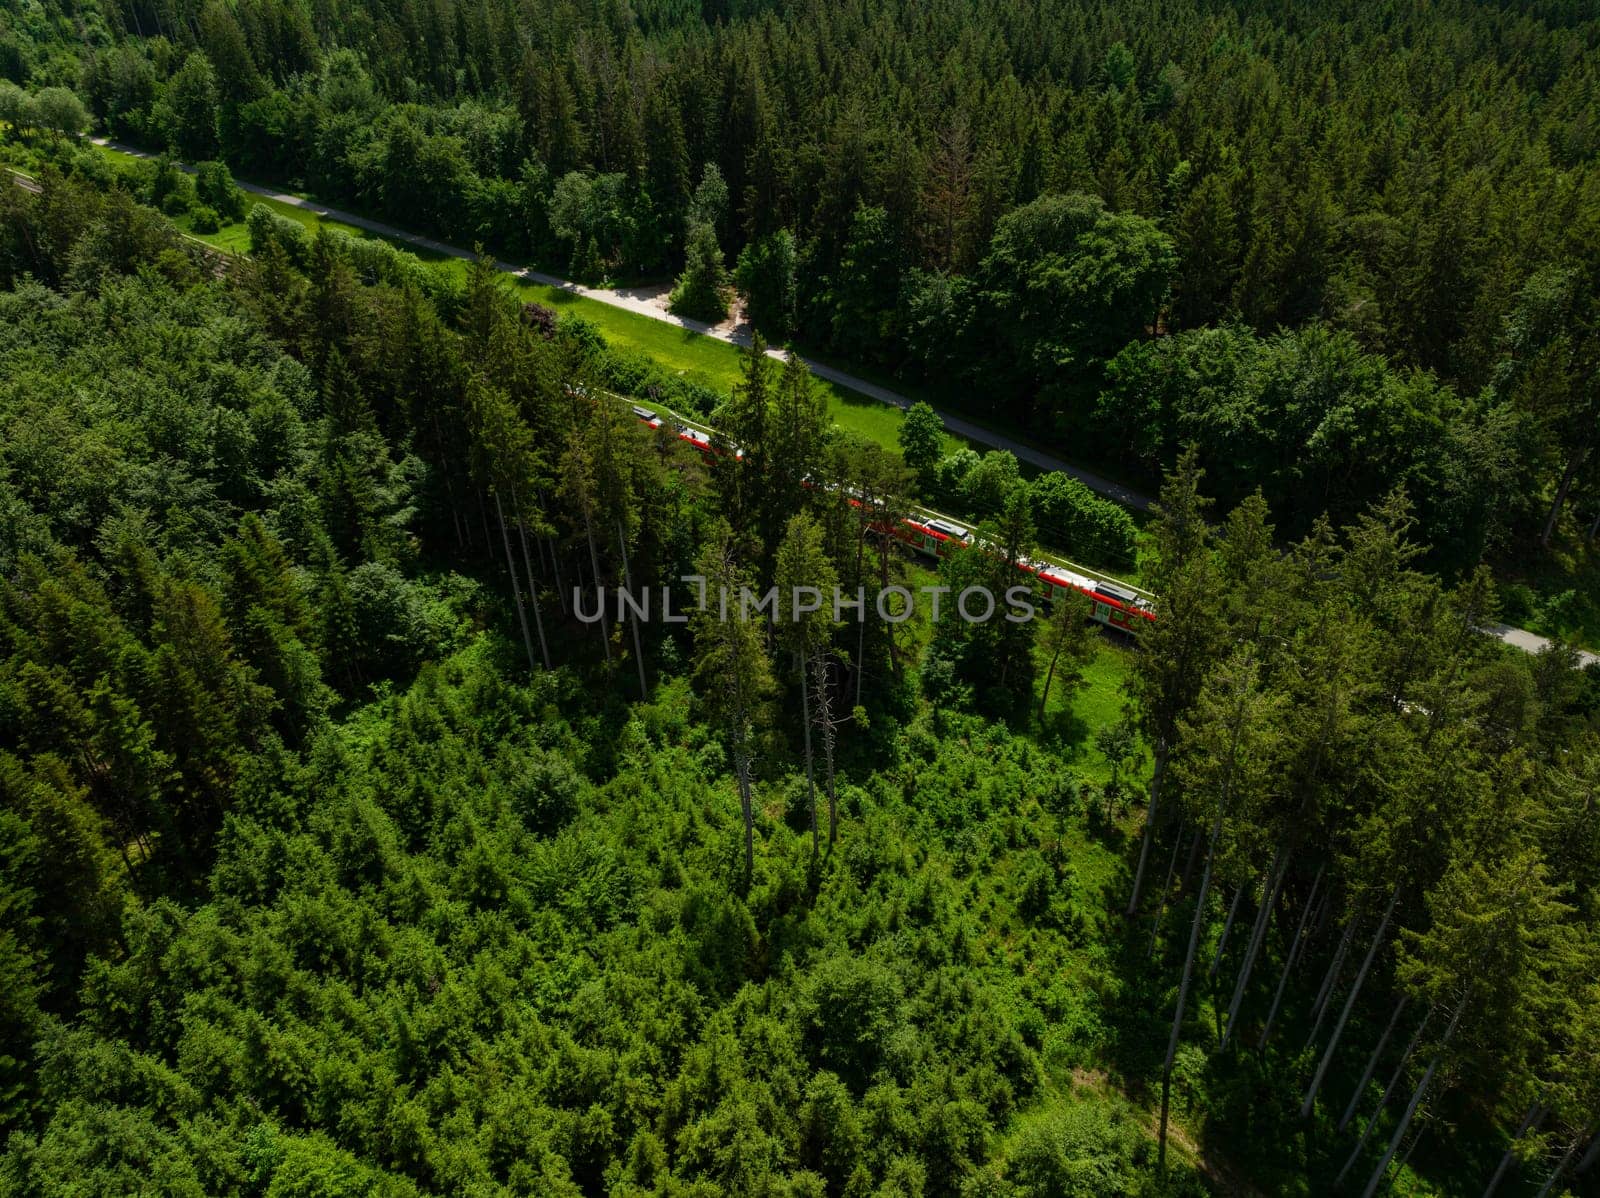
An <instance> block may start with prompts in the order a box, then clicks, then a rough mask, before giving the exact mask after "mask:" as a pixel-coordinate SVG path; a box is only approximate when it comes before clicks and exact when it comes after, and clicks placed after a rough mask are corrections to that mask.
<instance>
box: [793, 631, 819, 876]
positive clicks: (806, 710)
mask: <svg viewBox="0 0 1600 1198" xmlns="http://www.w3.org/2000/svg"><path fill="white" fill-rule="evenodd" d="M794 661H795V665H797V666H798V667H799V668H800V723H801V724H802V725H803V726H804V728H805V741H806V797H807V798H809V799H810V800H811V859H812V860H813V861H815V860H816V859H817V779H816V770H815V769H814V768H813V767H812V761H811V694H810V688H809V687H808V686H807V684H806V659H805V654H803V653H798V652H797V653H796V654H795V655H794Z"/></svg>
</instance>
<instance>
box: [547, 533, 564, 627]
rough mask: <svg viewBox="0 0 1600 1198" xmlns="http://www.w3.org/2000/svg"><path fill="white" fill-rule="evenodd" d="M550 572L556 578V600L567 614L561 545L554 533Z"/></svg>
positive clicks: (552, 536) (551, 543) (562, 611)
mask: <svg viewBox="0 0 1600 1198" xmlns="http://www.w3.org/2000/svg"><path fill="white" fill-rule="evenodd" d="M550 572H551V574H553V575H554V576H555V580H556V602H557V603H558V604H560V605H561V614H562V615H563V616H565V615H566V614H567V590H566V587H565V585H563V583H562V581H561V546H560V545H559V544H557V543H556V538H555V536H554V535H553V534H552V535H551V537H550Z"/></svg>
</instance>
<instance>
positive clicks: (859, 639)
mask: <svg viewBox="0 0 1600 1198" xmlns="http://www.w3.org/2000/svg"><path fill="white" fill-rule="evenodd" d="M860 614H861V619H860V620H858V621H857V622H856V701H855V706H857V707H860V706H861V683H862V680H863V679H864V678H865V677H866V673H867V613H866V612H862V613H860ZM828 843H829V844H832V843H833V838H832V836H829V838H828Z"/></svg>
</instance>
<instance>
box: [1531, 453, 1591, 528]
mask: <svg viewBox="0 0 1600 1198" xmlns="http://www.w3.org/2000/svg"><path fill="white" fill-rule="evenodd" d="M1589 453H1590V451H1589V450H1588V449H1584V450H1582V451H1580V452H1578V453H1575V454H1573V455H1572V457H1571V458H1570V459H1568V461H1567V468H1566V469H1565V470H1564V471H1562V473H1561V485H1560V486H1558V487H1557V488H1556V498H1555V502H1554V503H1552V504H1551V505H1550V514H1549V515H1548V516H1546V517H1545V521H1544V531H1543V532H1541V533H1540V534H1539V545H1540V547H1541V548H1544V549H1548V548H1550V538H1551V537H1552V536H1554V535H1555V531H1556V521H1557V520H1559V519H1560V518H1561V509H1562V508H1563V507H1565V506H1566V503H1567V494H1568V492H1570V491H1571V490H1572V483H1573V480H1574V479H1576V478H1577V477H1578V471H1579V470H1581V469H1583V466H1584V463H1586V462H1587V461H1588V460H1589Z"/></svg>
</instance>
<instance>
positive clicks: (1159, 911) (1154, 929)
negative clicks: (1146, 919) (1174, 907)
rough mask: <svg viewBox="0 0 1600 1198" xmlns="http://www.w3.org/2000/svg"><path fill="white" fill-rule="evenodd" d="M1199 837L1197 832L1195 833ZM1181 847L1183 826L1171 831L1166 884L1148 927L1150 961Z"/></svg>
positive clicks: (1170, 890) (1165, 911) (1154, 954)
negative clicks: (1153, 918)
mask: <svg viewBox="0 0 1600 1198" xmlns="http://www.w3.org/2000/svg"><path fill="white" fill-rule="evenodd" d="M1195 835H1196V836H1198V835H1199V833H1198V832H1196V833H1195ZM1182 846H1183V825H1182V824H1179V825H1178V826H1177V827H1176V828H1174V829H1173V831H1172V857H1171V859H1170V860H1168V862H1167V883H1166V885H1165V886H1163V887H1162V888H1161V903H1160V905H1159V906H1157V907H1156V917H1155V920H1154V922H1153V923H1152V924H1151V926H1150V959H1151V960H1152V961H1153V960H1155V957H1156V945H1157V943H1159V941H1160V937H1161V920H1162V917H1164V916H1165V915H1166V913H1167V899H1168V897H1169V896H1170V895H1171V894H1172V875H1173V874H1175V873H1177V872H1178V850H1179V849H1180V848H1181V847H1182Z"/></svg>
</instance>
